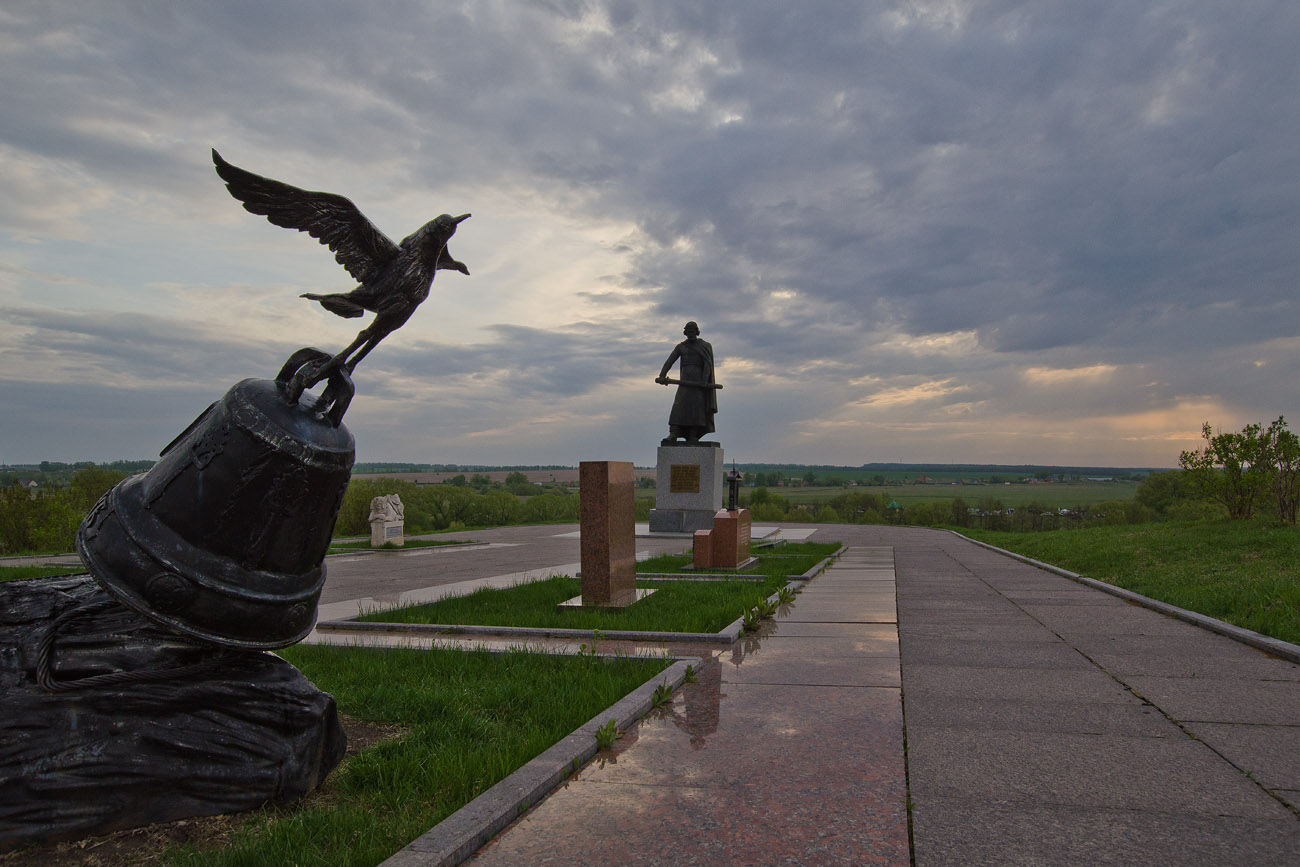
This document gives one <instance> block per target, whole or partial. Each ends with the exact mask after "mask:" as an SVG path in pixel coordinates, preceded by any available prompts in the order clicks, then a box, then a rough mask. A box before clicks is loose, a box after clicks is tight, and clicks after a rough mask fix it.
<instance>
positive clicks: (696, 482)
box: [668, 464, 700, 494]
mask: <svg viewBox="0 0 1300 867" xmlns="http://www.w3.org/2000/svg"><path fill="white" fill-rule="evenodd" d="M668 473H669V475H668V491H669V493H673V494H698V493H699V492H700V467H699V464H673V465H672V466H671V467H669V468H668Z"/></svg>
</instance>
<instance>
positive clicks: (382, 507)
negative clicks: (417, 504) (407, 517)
mask: <svg viewBox="0 0 1300 867" xmlns="http://www.w3.org/2000/svg"><path fill="white" fill-rule="evenodd" d="M403 514H404V510H403V507H402V498H401V497H399V496H397V494H384V495H383V496H382V497H375V498H374V499H373V500H371V501H370V547H372V548H378V547H380V546H382V545H388V544H392V545H394V546H396V547H398V548H401V547H402V546H403V545H405V544H406V537H405V536H404V535H403V533H404V528H405V522H404V520H403V518H402V516H403Z"/></svg>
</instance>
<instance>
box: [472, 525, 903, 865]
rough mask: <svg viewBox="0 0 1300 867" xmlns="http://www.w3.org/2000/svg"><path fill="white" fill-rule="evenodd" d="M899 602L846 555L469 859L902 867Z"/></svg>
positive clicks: (870, 566) (880, 561) (879, 551)
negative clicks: (755, 634) (770, 619)
mask: <svg viewBox="0 0 1300 867" xmlns="http://www.w3.org/2000/svg"><path fill="white" fill-rule="evenodd" d="M893 598H894V574H893V554H892V551H891V550H890V549H889V548H865V547H859V548H850V549H849V551H848V552H846V554H845V555H844V556H843V557H841V558H840V560H839V561H838V562H837V563H836V565H835V566H834V567H832V569H831V570H829V571H828V572H826V573H824V574H823V576H822V577H819V578H817V579H816V580H814V581H813V582H812V583H811V584H810V585H809V586H808V587H807V588H806V589H805V590H804V591H803V592H802V593H801V594H800V595H799V596H798V597H797V598H796V601H795V603H794V604H793V605H791V606H788V607H787V608H786V610H785V611H783V612H782V613H781V614H780V615H779V617H778V620H777V622H776V623H775V624H773V625H769V626H768V627H765V630H764V632H762V633H760V636H759V637H750V638H742V639H741V640H740V641H738V642H736V644H735V645H734V646H733V647H732V648H731V649H730V650H728V651H725V652H723V653H720V654H715V655H714V656H712V657H711V658H710V659H709V660H708V662H706V663H705V665H704V667H703V670H702V671H701V672H700V673H699V675H698V680H697V682H696V683H692V684H687V685H686V686H684V687H683V688H682V689H680V690H679V691H678V693H677V694H676V696H674V700H673V702H672V704H671V705H670V706H668V707H666V708H663V709H660V710H658V711H654V712H652V713H651V715H650V716H649V717H647V718H646V719H645V720H643V721H642V722H641V723H640V724H639V725H638V726H636V727H635V728H634V729H633V730H632V731H629V732H628V733H626V734H625V735H624V737H623V738H622V739H621V740H620V741H618V742H617V744H616V745H615V747H614V749H613V750H611V751H609V752H608V753H605V754H602V757H600V758H598V759H597V760H595V761H594V762H592V763H591V764H589V765H588V766H587V767H585V768H583V769H582V770H581V771H580V772H579V773H578V774H577V775H575V776H574V777H573V778H571V779H570V780H569V781H568V782H567V783H565V784H564V785H562V786H561V788H559V789H557V790H556V791H555V792H554V793H552V795H551V796H550V797H548V798H547V799H546V800H545V801H543V802H542V803H541V804H540V805H538V806H537V807H535V808H533V809H532V810H531V811H530V812H529V813H527V814H525V816H523V817H522V818H521V819H519V820H518V821H517V822H516V823H515V824H514V825H512V826H511V827H510V828H508V829H507V830H506V831H505V832H503V833H502V834H500V835H498V837H497V838H496V839H494V840H493V841H492V842H490V843H489V844H488V845H487V846H485V847H484V848H483V849H481V850H480V851H479V853H478V855H477V856H475V858H473V859H471V860H470V861H469V862H468V863H471V864H475V865H497V864H509V865H519V864H548V863H549V864H646V865H649V864H690V865H713V864H717V865H724V864H725V865H742V864H864V865H866V864H907V863H908V860H909V855H908V840H907V786H906V776H905V770H904V765H903V718H902V705H901V702H900V694H899V664H898V631H897V625H896V620H895V615H894V603H893ZM697 652H698V650H697Z"/></svg>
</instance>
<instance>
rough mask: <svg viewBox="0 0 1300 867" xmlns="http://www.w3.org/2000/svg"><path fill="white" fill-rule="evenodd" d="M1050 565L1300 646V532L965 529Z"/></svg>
mask: <svg viewBox="0 0 1300 867" xmlns="http://www.w3.org/2000/svg"><path fill="white" fill-rule="evenodd" d="M961 532H962V533H964V534H965V535H968V536H970V537H971V538H973V539H979V540H980V541H983V542H988V543H989V544H990V545H996V546H997V547H999V548H1005V549H1006V550H1008V551H1015V552H1016V553H1017V554H1024V555H1025V556H1027V557H1032V558H1034V559H1035V560H1040V561H1042V562H1044V563H1051V564H1053V565H1055V566H1060V567H1062V568H1065V569H1068V570H1070V571H1071V572H1077V573H1079V574H1080V575H1086V576H1088V577H1089V578H1095V579H1097V580H1098V581H1105V582H1107V583H1108V584H1114V585H1115V586H1117V587H1123V588H1125V589H1127V590H1132V591H1134V592H1135V593H1141V594H1142V595H1143V596H1149V597H1151V598H1152V599H1159V600H1160V601H1162V602H1168V603H1169V604H1170V605H1177V606H1178V607H1179V608H1186V609H1188V610H1189V611H1196V612H1198V613H1200V614H1204V615H1207V616H1209V617H1214V618H1216V619H1218V620H1223V621H1225V622H1227V623H1231V624H1233V625H1234V626H1240V627H1242V628H1244V629H1250V630H1253V631H1255V632H1258V633H1261V634H1262V635H1268V636H1270V637H1272V638H1277V639H1280V640H1282V641H1289V642H1291V643H1293V644H1300V530H1297V529H1296V528H1295V527H1279V526H1276V525H1272V524H1270V523H1268V522H1266V521H1194V522H1178V523H1158V524H1138V525H1131V526H1120V527H1089V528H1085V529H1081V530H1054V531H1051V532H1046V533H1001V532H990V531H986V530H962V531H961Z"/></svg>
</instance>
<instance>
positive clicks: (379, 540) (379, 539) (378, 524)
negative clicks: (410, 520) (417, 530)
mask: <svg viewBox="0 0 1300 867" xmlns="http://www.w3.org/2000/svg"><path fill="white" fill-rule="evenodd" d="M404 531H405V524H404V523H403V522H402V521H371V522H370V547H372V548H378V547H380V546H381V545H395V546H397V547H398V548H401V547H403V546H405V545H406V536H405V535H404Z"/></svg>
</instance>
